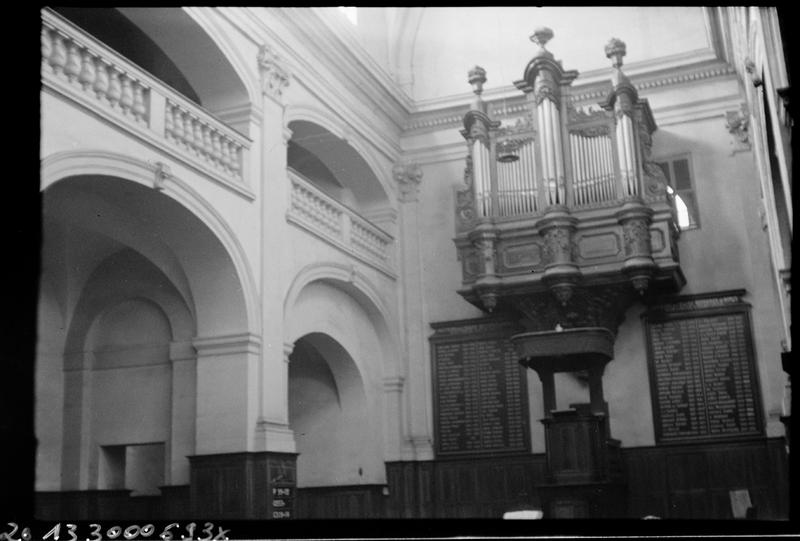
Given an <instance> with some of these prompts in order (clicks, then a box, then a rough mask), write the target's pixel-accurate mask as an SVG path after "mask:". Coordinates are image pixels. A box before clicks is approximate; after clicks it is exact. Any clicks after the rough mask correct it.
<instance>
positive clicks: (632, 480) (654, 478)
mask: <svg viewBox="0 0 800 541" xmlns="http://www.w3.org/2000/svg"><path fill="white" fill-rule="evenodd" d="M240 455H241V456H240V457H239V459H238V460H239V465H238V466H235V465H233V464H232V463H231V458H230V455H228V459H227V460H225V459H224V458H223V459H221V457H220V456H216V457H203V458H202V459H200V461H196V460H195V461H193V471H192V482H193V486H192V487H191V491H192V493H193V494H194V497H195V498H196V500H195V502H194V505H195V507H194V508H191V507H190V506H189V492H190V489H189V487H188V486H184V487H162V489H161V492H162V494H161V496H160V497H130V496H129V491H124V490H123V491H118V490H99V491H98V490H94V491H71V492H67V491H65V492H39V493H37V494H36V517H37V518H38V519H40V520H111V519H134V518H136V519H141V518H149V519H152V520H165V519H179V518H184V517H204V518H209V519H212V518H217V517H219V516H220V514H221V513H223V512H224V513H225V514H226V515H225V516H226V517H228V518H256V519H259V520H260V519H265V518H268V517H267V516H264V515H265V514H266V515H270V514H271V512H270V510H271V508H269V507H268V502H267V499H268V498H269V497H270V495H271V492H267V491H268V490H270V491H271V488H270V482H271V480H272V479H279V478H281V479H282V481H281V482H284V481H288V482H289V483H293V482H294V469H293V468H294V463H293V460H294V457H293V456H291V457H288V458H287V456H285V455H282V454H279V453H249V454H247V453H241V454H240ZM267 455H274V456H271V457H270V456H267ZM195 458H199V457H195ZM621 458H622V460H621V462H622V467H623V469H624V472H625V475H626V476H627V491H620V492H619V493H618V495H612V494H611V493H609V496H608V497H609V498H616V499H620V500H622V501H621V504H622V505H623V506H626V508H627V516H629V517H634V518H638V517H643V516H646V515H655V516H658V517H663V518H703V519H729V518H732V513H731V505H730V491H731V490H741V489H747V490H748V491H749V493H750V499H751V502H752V504H753V505H754V506H755V507H756V516H755V518H758V519H786V518H788V513H789V504H788V493H789V472H788V461H787V455H786V449H785V442H784V440H783V438H775V439H765V438H756V439H752V440H747V441H739V442H726V443H722V442H717V443H702V444H701V443H692V444H673V445H662V446H656V447H636V448H623V449H622V450H621ZM545 468H546V464H545V457H544V455H542V454H538V455H530V454H526V455H517V456H503V457H481V458H473V459H461V458H459V459H451V460H436V461H424V462H389V463H387V464H386V476H387V485H388V486H386V487H384V486H383V485H363V486H345V487H322V488H308V489H300V490H299V491H298V492H297V498H296V501H295V502H294V506H295V509H294V516H295V517H302V518H311V517H314V518H316V517H320V518H323V517H324V518H334V517H340V518H378V517H388V518H445V517H453V518H455V517H471V518H472V517H474V518H480V517H486V518H490V517H494V518H499V517H501V516H502V515H503V513H504V512H505V511H509V510H511V509H516V508H522V507H528V508H541V498H540V495H541V490H542V489H541V488H540V487H542V485H544V484H545V482H546V479H545ZM265 472H266V473H265ZM384 488H388V492H389V493H388V495H384V493H383V490H384ZM200 494H202V496H203V497H198V495H200ZM566 496H567V497H566V498H565V500H568V499H569V498H568V496H569V494H566ZM562 507H563V509H559V512H560V513H561V514H562V515H564V516H578V515H580V514H581V513H583V512H585V511H586V512H588V511H587V510H585V509H584V510H581V509H579V508H578V507H576V506H573V507H570V506H568V505H562ZM264 510H267V513H264ZM237 513H241V514H240V515H237Z"/></svg>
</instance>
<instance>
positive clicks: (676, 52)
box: [355, 6, 712, 104]
mask: <svg viewBox="0 0 800 541" xmlns="http://www.w3.org/2000/svg"><path fill="white" fill-rule="evenodd" d="M538 26H547V27H549V28H551V29H552V30H553V31H554V33H555V37H554V38H553V40H552V41H551V42H550V43H549V44H548V49H549V50H550V51H552V52H553V54H554V55H555V57H556V59H559V60H562V61H563V64H564V68H565V69H577V70H579V71H580V72H581V73H582V74H583V76H584V77H587V76H588V77H591V76H593V75H595V76H596V75H597V74H598V73H599V72H600V73H607V72H608V71H609V68H610V61H609V60H608V59H607V58H606V57H605V53H604V51H603V48H604V46H605V44H606V43H607V42H608V40H609V39H610V38H611V37H616V38H619V39H622V40H623V41H625V42H626V43H627V46H628V55H627V57H626V58H625V64H626V66H628V70H632V71H636V70H637V68H638V69H642V68H644V67H647V68H648V69H658V68H659V67H660V66H661V65H664V66H667V65H668V64H671V65H674V64H675V63H680V62H688V61H691V59H692V57H693V56H697V55H702V54H704V53H708V52H709V51H710V50H711V47H712V39H711V28H710V24H709V21H708V19H707V16H706V13H705V11H704V9H703V8H701V7H679V6H670V7H633V6H630V7H627V6H626V7H588V6H580V7H520V6H513V7H432V8H430V7H429V8H420V7H412V8H405V7H404V8H359V9H358V24H357V25H356V26H355V31H356V33H357V34H358V35H359V37H360V38H361V43H362V44H363V45H364V48H365V49H366V51H367V52H368V53H369V54H370V55H371V56H372V57H373V58H374V60H375V61H376V62H377V63H378V64H379V65H380V66H381V67H382V68H383V69H385V70H386V72H387V73H389V74H390V75H391V76H392V77H393V78H394V80H395V81H396V82H397V83H398V85H399V86H400V88H401V89H403V91H404V92H406V94H408V96H409V97H410V98H412V99H413V100H414V101H415V102H417V103H418V104H420V103H422V104H424V103H426V102H431V101H437V100H440V99H442V98H446V97H447V96H453V95H457V94H464V93H466V92H469V91H470V88H469V85H468V84H467V81H466V78H467V75H466V74H467V71H468V70H469V69H470V68H471V67H472V66H474V65H476V64H478V65H480V66H482V67H483V68H485V69H486V70H487V72H488V82H487V84H486V88H487V90H488V89H492V88H500V87H508V86H510V85H512V84H513V82H514V81H515V80H517V79H520V78H521V77H522V72H523V69H524V67H525V65H526V64H527V62H528V61H529V60H530V58H531V57H532V56H533V54H534V53H535V51H536V45H534V44H533V43H531V42H530V41H529V36H530V35H531V34H532V32H533V30H534V28H536V27H538Z"/></svg>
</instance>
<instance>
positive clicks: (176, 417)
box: [165, 341, 197, 485]
mask: <svg viewBox="0 0 800 541" xmlns="http://www.w3.org/2000/svg"><path fill="white" fill-rule="evenodd" d="M169 360H170V364H171V366H172V408H171V412H170V415H171V417H170V421H171V423H172V427H171V430H170V444H169V446H167V457H166V460H167V463H168V464H169V474H168V476H167V478H166V480H165V481H166V482H165V484H166V485H186V484H188V483H189V462H188V460H187V459H186V457H187V456H189V455H193V454H194V453H195V429H194V424H195V418H196V412H197V351H196V350H195V348H194V346H193V345H192V343H191V342H188V341H187V342H172V343H170V345H169Z"/></svg>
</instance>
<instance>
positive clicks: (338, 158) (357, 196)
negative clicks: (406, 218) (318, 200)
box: [287, 120, 389, 216]
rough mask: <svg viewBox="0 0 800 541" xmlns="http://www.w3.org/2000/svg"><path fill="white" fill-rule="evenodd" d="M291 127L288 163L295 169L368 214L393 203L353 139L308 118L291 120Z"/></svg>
mask: <svg viewBox="0 0 800 541" xmlns="http://www.w3.org/2000/svg"><path fill="white" fill-rule="evenodd" d="M289 129H290V130H291V131H292V138H291V139H290V140H289V145H288V149H287V150H288V155H287V163H288V166H289V167H290V168H292V169H293V170H294V171H295V172H297V173H298V174H300V175H301V176H303V177H304V178H305V179H306V180H308V181H309V182H310V183H312V184H313V185H314V186H316V187H317V188H319V189H320V190H322V191H323V192H325V193H326V194H328V195H329V196H331V197H333V198H334V199H336V200H337V201H339V202H340V203H342V204H344V205H346V206H348V207H350V208H351V209H353V210H355V211H356V212H358V213H360V214H362V215H364V216H369V215H370V214H371V213H372V212H374V211H377V210H379V209H384V208H386V207H388V206H389V197H388V196H387V193H386V191H385V190H384V187H383V186H382V185H381V183H380V180H379V179H378V178H377V176H376V175H375V172H374V171H373V169H372V168H371V167H370V166H369V164H368V163H367V162H366V161H365V160H364V158H363V157H362V156H361V155H360V154H359V152H358V151H356V149H354V148H353V146H351V145H350V143H349V142H347V141H346V140H345V139H343V138H341V137H338V136H337V135H335V134H334V133H332V132H331V131H329V130H328V129H327V128H325V127H323V126H320V125H319V124H316V123H314V122H310V121H307V120H294V121H291V122H290V123H289Z"/></svg>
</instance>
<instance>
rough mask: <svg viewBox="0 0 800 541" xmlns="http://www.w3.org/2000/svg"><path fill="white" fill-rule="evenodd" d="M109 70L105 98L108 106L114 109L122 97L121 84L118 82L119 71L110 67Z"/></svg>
mask: <svg viewBox="0 0 800 541" xmlns="http://www.w3.org/2000/svg"><path fill="white" fill-rule="evenodd" d="M110 69H111V73H110V74H109V78H108V93H107V94H106V98H107V99H108V103H109V105H111V107H112V108H113V109H116V107H117V104H118V103H119V100H120V98H121V97H122V83H121V82H120V80H119V76H120V73H119V70H118V69H117V68H116V67H115V66H110Z"/></svg>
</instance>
